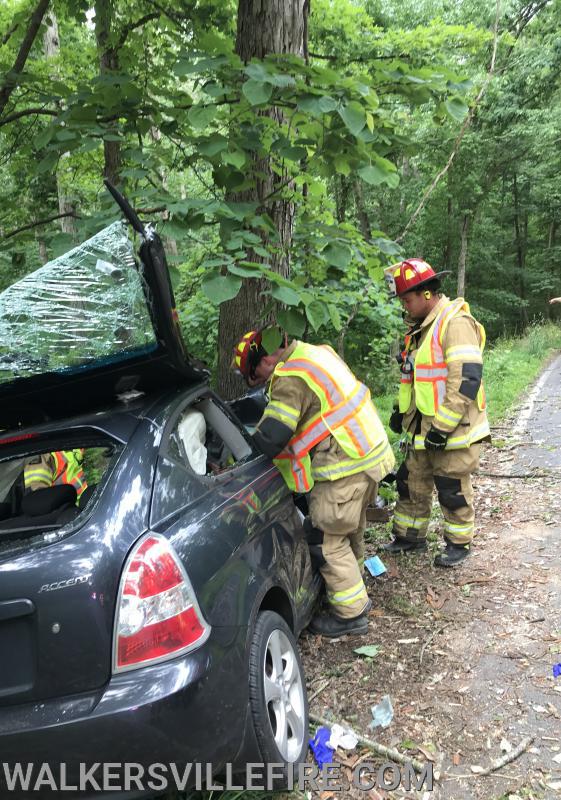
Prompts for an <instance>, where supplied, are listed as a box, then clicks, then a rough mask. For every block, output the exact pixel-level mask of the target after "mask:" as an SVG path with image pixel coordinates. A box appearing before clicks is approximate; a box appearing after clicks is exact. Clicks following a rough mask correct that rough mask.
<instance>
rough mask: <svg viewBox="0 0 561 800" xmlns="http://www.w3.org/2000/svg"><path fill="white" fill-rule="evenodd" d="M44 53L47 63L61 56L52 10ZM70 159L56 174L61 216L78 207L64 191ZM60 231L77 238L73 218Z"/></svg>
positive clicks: (61, 163) (62, 162)
mask: <svg viewBox="0 0 561 800" xmlns="http://www.w3.org/2000/svg"><path fill="white" fill-rule="evenodd" d="M43 51H44V53H45V58H46V59H47V61H48V60H49V59H51V58H56V57H57V56H58V55H59V54H60V39H59V34H58V21H57V18H56V14H55V12H54V11H53V10H52V9H51V10H50V11H49V12H48V13H47V15H46V17H45V33H44V34H43ZM52 77H53V78H56V79H58V78H59V77H60V76H59V74H58V69H54V70H53V72H52ZM67 159H68V153H64V154H63V155H62V157H61V159H60V161H59V164H58V169H57V172H56V176H55V179H56V189H57V195H58V211H59V214H75V213H76V205H75V203H73V202H72V200H71V198H69V197H68V196H67V194H66V192H65V190H64V186H63V181H62V180H61V174H62V173H63V172H64V168H65V162H66V160H67ZM59 224H60V229H61V231H62V232H63V233H68V234H70V235H71V236H72V237H73V238H76V223H75V219H74V217H72V216H67V217H61V218H60V222H59Z"/></svg>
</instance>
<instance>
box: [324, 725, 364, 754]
mask: <svg viewBox="0 0 561 800" xmlns="http://www.w3.org/2000/svg"><path fill="white" fill-rule="evenodd" d="M327 744H328V746H329V747H333V749H334V750H337V748H338V747H342V748H343V750H354V749H355V747H356V746H357V744H358V736H357V735H356V734H355V733H353V731H352V730H351V729H350V728H343V726H342V725H338V724H337V723H335V724H334V725H333V727H332V728H331V736H330V738H329V741H328V742H327Z"/></svg>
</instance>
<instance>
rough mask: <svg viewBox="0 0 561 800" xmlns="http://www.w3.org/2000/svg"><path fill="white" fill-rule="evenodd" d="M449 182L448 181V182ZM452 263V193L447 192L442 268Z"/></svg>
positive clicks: (448, 266) (448, 267) (446, 267)
mask: <svg viewBox="0 0 561 800" xmlns="http://www.w3.org/2000/svg"><path fill="white" fill-rule="evenodd" d="M449 183H450V182H448V184H449ZM451 264H452V195H451V194H448V203H447V204H446V244H445V246H444V256H443V259H442V267H443V269H450V266H451Z"/></svg>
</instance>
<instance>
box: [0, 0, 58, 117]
mask: <svg viewBox="0 0 561 800" xmlns="http://www.w3.org/2000/svg"><path fill="white" fill-rule="evenodd" d="M49 2H50V0H39V2H38V3H37V5H36V6H35V8H34V10H33V13H32V14H31V16H30V17H29V25H28V27H27V30H26V32H25V36H24V38H23V42H22V43H21V46H20V49H19V51H18V54H17V56H16V60H15V61H14V63H13V64H12V67H11V69H7V70H6V71H5V73H4V79H3V81H2V84H1V85H0V116H2V114H3V113H4V109H5V108H6V105H7V104H8V100H9V99H10V97H11V94H12V92H13V91H14V89H15V87H16V86H17V85H18V80H19V76H20V75H21V73H22V72H23V70H24V67H25V63H26V61H27V57H28V56H29V52H30V50H31V48H32V47H33V42H34V41H35V37H36V36H37V34H38V32H39V28H40V27H41V23H42V21H43V17H44V16H45V13H46V11H47V8H48V7H49Z"/></svg>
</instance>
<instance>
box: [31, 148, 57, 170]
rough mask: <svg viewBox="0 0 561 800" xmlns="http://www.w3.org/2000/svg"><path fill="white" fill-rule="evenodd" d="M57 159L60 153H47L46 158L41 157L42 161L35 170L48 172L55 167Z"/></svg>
mask: <svg viewBox="0 0 561 800" xmlns="http://www.w3.org/2000/svg"><path fill="white" fill-rule="evenodd" d="M57 161H58V153H47V155H46V156H45V158H43V159H41V161H40V162H39V163H38V164H37V166H36V167H35V172H39V173H41V172H48V171H49V170H52V169H53V168H54V166H55V164H56V163H57Z"/></svg>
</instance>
